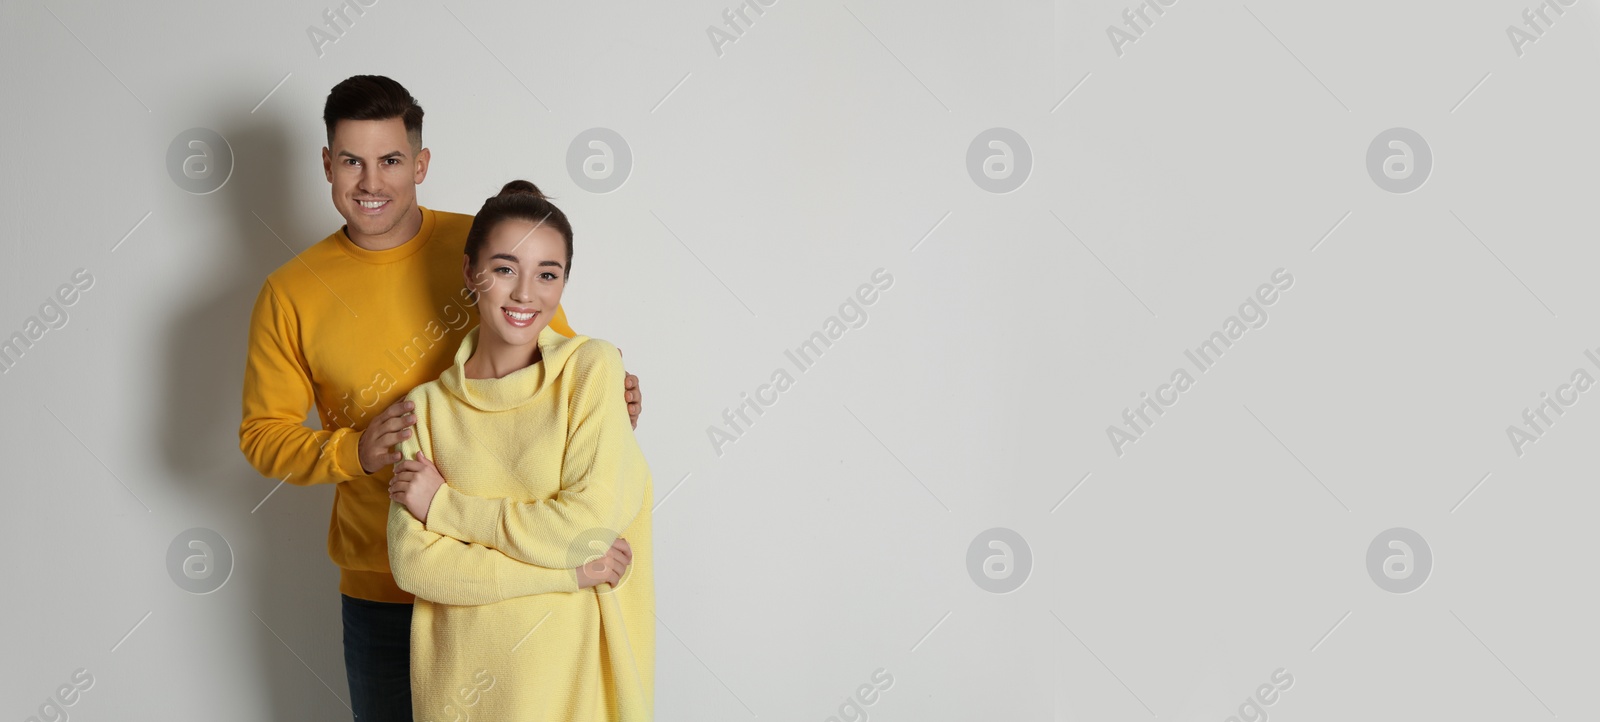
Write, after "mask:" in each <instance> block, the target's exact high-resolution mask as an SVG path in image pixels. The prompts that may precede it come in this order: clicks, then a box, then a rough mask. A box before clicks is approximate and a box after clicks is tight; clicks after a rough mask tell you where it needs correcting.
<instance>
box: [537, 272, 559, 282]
mask: <svg viewBox="0 0 1600 722" xmlns="http://www.w3.org/2000/svg"><path fill="white" fill-rule="evenodd" d="M539 276H540V277H541V278H543V279H544V280H546V281H554V280H556V274H554V273H551V272H549V271H545V272H544V273H541V274H539Z"/></svg>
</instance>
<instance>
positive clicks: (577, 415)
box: [388, 327, 655, 722]
mask: <svg viewBox="0 0 1600 722" xmlns="http://www.w3.org/2000/svg"><path fill="white" fill-rule="evenodd" d="M479 331H480V328H474V329H472V330H471V331H470V332H468V334H467V336H466V338H465V339H464V340H462V342H461V347H460V349H459V350H457V352H456V356H455V364H454V365H453V366H451V367H450V368H448V369H446V370H445V371H444V373H443V374H441V375H440V377H439V379H438V380H437V381H432V382H429V383H425V384H422V385H421V386H419V387H417V388H416V389H413V390H412V391H411V393H409V394H407V396H406V398H407V399H410V400H411V401H413V402H415V403H416V415H417V424H416V426H415V427H414V430H415V434H413V435H412V437H411V438H408V439H406V440H405V441H404V442H402V443H401V444H400V445H399V447H398V448H399V450H400V451H401V452H402V453H404V454H405V458H407V459H411V458H414V455H415V454H416V452H417V450H418V449H421V450H422V452H423V455H424V456H426V457H427V458H428V459H430V460H431V461H433V463H434V464H435V465H436V466H437V467H438V468H439V471H440V473H441V474H442V475H443V476H444V479H445V484H444V486H441V487H440V488H439V490H438V491H437V492H435V494H434V496H433V500H432V503H431V505H430V507H429V510H428V521H427V524H426V525H424V524H422V523H421V522H418V521H417V520H416V518H415V517H413V516H412V515H411V513H410V512H409V511H407V510H406V508H405V507H404V506H403V505H401V504H400V503H398V502H391V503H390V510H389V526H388V536H389V565H390V568H391V569H392V570H393V572H394V577H395V581H396V582H397V583H398V584H399V585H400V587H401V588H402V589H404V590H406V591H408V592H411V593H413V594H415V595H416V597H417V600H416V604H415V607H414V608H413V612H412V621H411V700H412V710H413V713H414V715H415V716H416V719H418V720H454V719H468V718H472V719H483V720H496V721H497V722H498V721H506V722H514V721H516V720H586V721H587V720H648V719H651V717H652V712H653V709H654V700H655V690H654V682H655V616H654V607H655V589H654V579H653V575H652V573H651V569H652V565H651V551H650V506H651V500H652V499H653V498H654V496H653V491H652V483H651V476H650V470H649V467H648V466H646V464H645V460H644V454H643V452H642V451H641V450H640V448H639V444H638V442H637V441H636V440H635V438H634V435H633V428H632V427H631V426H630V424H629V422H628V408H627V403H626V401H625V400H624V399H623V385H622V380H623V375H624V374H623V370H622V355H621V353H620V352H619V351H618V350H617V348H616V347H615V346H613V345H612V344H610V343H608V342H606V341H602V340H599V339H592V338H589V337H587V336H583V335H577V336H574V337H572V338H567V337H565V336H562V335H561V334H560V333H557V332H556V331H555V330H553V329H550V328H548V327H547V328H545V329H544V330H543V331H541V332H540V334H539V340H538V343H539V349H540V354H541V358H540V360H539V361H537V362H535V363H534V364H532V365H530V366H528V367H526V368H523V369H519V370H517V371H515V372H512V373H510V374H507V375H506V376H504V377H502V378H498V379H472V378H467V377H466V375H465V373H464V371H463V365H464V364H465V363H466V361H467V359H469V358H471V357H472V353H473V350H474V349H475V348H476V346H477V343H478V334H479ZM619 535H620V536H623V537H625V538H626V539H627V540H628V543H629V545H630V546H631V547H632V549H633V562H632V564H631V565H630V566H629V569H628V572H627V574H626V575H624V576H623V578H622V581H621V582H620V583H619V584H618V586H617V587H616V588H615V589H613V588H612V587H611V585H609V584H601V585H599V586H596V587H590V588H588V589H583V590H579V589H578V585H577V577H576V575H575V574H574V572H573V570H574V568H576V567H578V566H580V565H581V564H583V563H584V562H585V561H586V560H587V559H590V558H592V557H594V556H595V555H598V554H602V553H604V552H605V550H606V549H607V548H609V547H610V546H611V544H612V542H614V541H615V540H616V538H617V537H618V536H619Z"/></svg>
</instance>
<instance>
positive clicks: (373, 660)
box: [339, 594, 412, 722]
mask: <svg viewBox="0 0 1600 722" xmlns="http://www.w3.org/2000/svg"><path fill="white" fill-rule="evenodd" d="M339 596H340V597H341V603H342V607H343V609H342V610H341V615H342V616H343V617H344V670H345V675H346V676H347V677H348V678H349V680H350V707H351V709H353V710H354V711H355V713H356V720H358V722H412V720H411V604H410V603H406V604H393V603H390V602H371V601H367V600H365V599H356V598H355V597H351V596H348V595H345V594H340V595H339Z"/></svg>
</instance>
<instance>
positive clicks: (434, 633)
mask: <svg viewBox="0 0 1600 722" xmlns="http://www.w3.org/2000/svg"><path fill="white" fill-rule="evenodd" d="M323 117H324V121H325V123H326V125H327V131H328V147H327V148H326V149H324V151H323V166H324V171H325V173H326V175H327V178H328V180H329V182H330V183H331V184H332V191H333V201H334V205H335V207H336V208H337V209H338V210H339V212H340V214H341V215H342V216H344V219H345V226H344V227H343V228H341V229H340V230H339V231H337V232H335V233H334V234H332V235H330V236H328V237H327V238H326V239H323V240H322V241H321V242H319V243H317V244H314V245H313V246H311V247H310V248H308V249H306V250H305V251H303V252H302V253H300V254H299V255H297V256H296V257H295V258H294V259H293V260H291V261H290V262H288V263H285V264H284V265H283V266H281V267H279V268H278V269H277V270H275V271H274V272H273V273H272V274H270V275H269V276H268V278H267V281H266V283H264V284H263V286H262V289H261V293H260V294H259V295H258V297H257V300H256V304H255V308H254V311H253V312H252V314H251V325H250V332H249V337H250V346H249V351H248V355H247V362H246V369H245V384H244V404H243V411H244V419H243V422H242V423H241V425H240V430H239V439H240V442H239V443H240V449H241V450H242V451H243V452H244V454H245V456H246V457H247V458H248V459H249V460H250V462H251V464H252V465H253V466H254V467H255V468H256V469H257V470H258V471H260V472H261V473H262V474H264V475H267V476H272V477H276V478H281V479H284V480H285V481H287V482H288V483H291V484H296V485H302V486H304V485H311V484H319V483H333V484H335V485H336V486H335V490H336V491H335V498H334V508H333V517H332V519H331V522H330V527H329V536H328V551H329V555H330V556H331V557H332V558H333V560H334V562H335V563H336V564H337V565H338V566H339V567H340V582H339V588H340V592H341V602H342V616H343V622H344V648H345V667H346V673H347V675H348V677H349V682H350V693H351V698H352V703H353V704H352V709H353V711H354V713H355V715H356V717H357V718H358V719H359V720H361V721H362V722H366V721H367V720H383V721H387V720H411V719H417V720H436V721H438V722H448V721H452V720H468V719H483V720H522V719H528V720H533V719H546V718H548V719H576V720H633V719H649V718H650V717H651V716H652V710H653V703H654V647H655V644H654V643H655V639H654V630H655V626H654V623H655V619H654V614H653V610H654V584H653V578H652V565H651V554H650V500H651V499H652V498H653V495H652V489H651V477H650V472H649V469H648V467H647V466H646V464H645V460H644V457H643V454H642V453H641V451H640V449H639V446H638V443H637V442H636V440H635V439H634V435H633V428H632V424H634V423H636V420H637V415H638V409H639V390H638V382H637V379H635V378H634V377H632V376H631V375H628V374H626V372H625V371H624V370H623V367H622V358H621V352H620V351H619V350H618V349H617V347H616V346H613V345H612V344H610V343H608V342H606V341H602V340H599V339H593V338H589V337H587V336H581V335H577V334H576V333H574V332H573V331H572V330H571V329H570V328H569V327H568V326H567V323H566V318H565V314H564V312H563V310H562V308H561V306H560V301H561V294H562V291H563V289H564V288H565V286H566V283H567V281H568V280H569V276H570V272H571V267H572V248H573V246H572V228H571V225H570V224H569V223H568V221H567V218H566V216H565V214H563V213H562V212H561V210H560V209H558V208H556V207H555V206H554V205H553V204H551V203H550V201H549V199H547V198H546V197H545V196H544V195H543V194H542V193H541V192H540V191H539V190H538V188H536V187H535V186H534V185H533V184H532V183H529V182H527V181H512V182H510V183H507V184H506V185H505V187H504V188H503V189H502V190H501V192H500V193H499V194H498V195H496V196H495V197H493V198H490V199H488V200H487V201H486V202H485V203H484V205H483V207H482V209H481V210H480V211H479V213H478V215H477V216H476V217H475V218H474V217H471V216H465V215H460V214H454V213H446V212H442V211H434V210H431V209H428V208H425V207H422V206H420V205H419V204H418V203H417V200H416V186H417V184H419V183H421V182H422V180H423V178H424V177H425V175H426V173H427V167H428V163H429V161H430V159H431V154H430V152H429V151H428V150H427V149H425V148H423V147H422V138H421V131H422V109H421V107H420V106H418V105H417V103H416V101H415V100H414V99H413V98H412V97H411V95H410V94H409V93H408V92H407V91H406V90H405V88H403V87H402V86H400V84H399V83H396V82H395V81H393V80H390V79H388V78H385V77H382V76H355V77H352V78H349V79H347V80H345V81H344V82H342V83H340V84H339V85H337V86H335V87H334V89H333V91H332V92H331V93H329V95H328V100H327V104H326V106H325V109H324V113H323ZM313 402H315V403H316V404H317V407H318V413H319V417H320V419H321V426H322V430H312V429H308V428H306V427H305V426H303V425H302V422H303V421H304V419H305V418H306V414H307V412H308V411H309V406H310V405H311V403H313ZM379 409H382V410H381V411H379V412H378V413H376V415H371V412H373V411H378V410H379Z"/></svg>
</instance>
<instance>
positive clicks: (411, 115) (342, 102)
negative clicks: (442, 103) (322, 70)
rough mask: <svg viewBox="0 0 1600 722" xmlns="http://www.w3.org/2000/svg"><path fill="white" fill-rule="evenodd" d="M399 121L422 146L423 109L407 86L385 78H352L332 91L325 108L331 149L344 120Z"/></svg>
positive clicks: (418, 144) (329, 93)
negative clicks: (393, 119) (337, 130)
mask: <svg viewBox="0 0 1600 722" xmlns="http://www.w3.org/2000/svg"><path fill="white" fill-rule="evenodd" d="M390 118H399V119H401V120H402V121H404V122H405V124H406V138H407V139H409V140H410V141H411V145H412V146H413V147H415V148H418V149H420V148H421V147H422V106H420V105H417V99H416V98H413V97H411V93H409V92H407V91H406V88H405V86H403V85H401V84H399V83H397V82H395V81H393V80H391V79H389V78H386V77H384V76H382V75H352V76H350V77H348V78H345V79H344V81H343V82H341V83H339V84H338V85H335V86H333V90H330V91H328V102H327V103H326V104H324V105H323V106H322V120H323V122H324V123H327V124H328V146H329V147H330V148H331V147H332V146H333V127H334V126H336V125H338V124H339V121H341V120H388V119H390Z"/></svg>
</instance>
